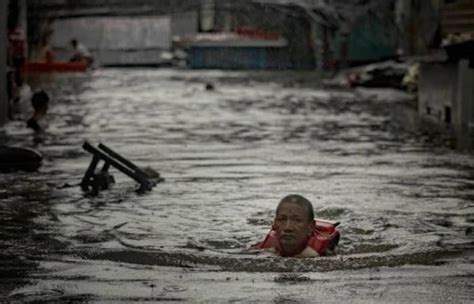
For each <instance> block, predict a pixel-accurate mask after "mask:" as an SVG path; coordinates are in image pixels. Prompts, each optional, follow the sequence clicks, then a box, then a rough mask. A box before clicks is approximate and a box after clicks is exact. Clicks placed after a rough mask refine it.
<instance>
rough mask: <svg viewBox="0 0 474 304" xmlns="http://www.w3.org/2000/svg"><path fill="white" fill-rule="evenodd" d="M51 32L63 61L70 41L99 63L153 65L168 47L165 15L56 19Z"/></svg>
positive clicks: (68, 49)
mask: <svg viewBox="0 0 474 304" xmlns="http://www.w3.org/2000/svg"><path fill="white" fill-rule="evenodd" d="M53 29H54V33H53V36H52V41H51V44H52V46H53V48H54V49H55V50H56V52H57V53H58V55H59V57H62V58H60V59H63V60H66V59H67V57H68V55H69V54H70V43H69V41H70V40H71V39H72V38H76V39H77V40H79V41H80V42H81V43H82V44H84V45H85V46H86V47H88V48H89V49H90V50H91V51H92V53H93V55H94V57H95V58H96V61H98V62H99V64H100V63H102V64H147V63H148V64H155V63H159V61H160V54H161V52H162V51H164V50H169V49H170V47H171V18H170V17H168V16H147V17H83V18H71V19H59V20H57V21H56V22H55V24H54V27H53Z"/></svg>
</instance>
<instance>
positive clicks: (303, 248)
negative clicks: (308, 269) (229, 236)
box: [254, 194, 339, 257]
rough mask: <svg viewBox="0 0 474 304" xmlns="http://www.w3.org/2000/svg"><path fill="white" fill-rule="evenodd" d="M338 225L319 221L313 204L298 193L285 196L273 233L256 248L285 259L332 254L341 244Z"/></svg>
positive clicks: (277, 214)
mask: <svg viewBox="0 0 474 304" xmlns="http://www.w3.org/2000/svg"><path fill="white" fill-rule="evenodd" d="M337 225H338V223H335V222H330V221H321V220H318V222H316V221H315V219H314V211H313V205H312V204H311V202H310V201H309V200H308V199H306V198H305V197H303V196H301V195H297V194H292V195H288V196H285V197H284V198H283V199H282V200H281V201H280V203H279V204H278V206H277V209H276V215H275V219H274V220H273V226H272V231H270V233H269V234H268V235H267V237H266V238H265V239H264V240H263V241H262V242H260V243H258V244H257V245H256V246H254V248H256V249H269V250H272V251H275V252H276V253H277V254H278V255H280V256H282V257H317V256H322V255H327V254H332V253H333V251H334V248H335V247H336V245H337V243H338V241H339V232H338V231H337V230H336V229H335V227H336V226H337Z"/></svg>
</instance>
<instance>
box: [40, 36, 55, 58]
mask: <svg viewBox="0 0 474 304" xmlns="http://www.w3.org/2000/svg"><path fill="white" fill-rule="evenodd" d="M54 57H55V56H54V52H53V50H52V49H51V47H50V46H49V43H48V41H47V40H43V41H42V42H41V47H40V50H39V52H38V59H37V60H38V61H39V62H46V63H50V62H53V61H54Z"/></svg>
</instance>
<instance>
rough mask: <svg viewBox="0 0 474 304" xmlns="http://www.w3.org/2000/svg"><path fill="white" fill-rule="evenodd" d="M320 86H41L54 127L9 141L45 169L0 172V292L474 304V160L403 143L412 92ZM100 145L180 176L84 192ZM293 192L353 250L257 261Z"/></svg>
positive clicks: (237, 80)
mask: <svg viewBox="0 0 474 304" xmlns="http://www.w3.org/2000/svg"><path fill="white" fill-rule="evenodd" d="M316 76H317V75H312V74H305V75H302V74H296V73H295V74H283V73H250V74H249V73H241V72H220V71H177V70H151V69H150V70H146V69H140V70H134V69H122V70H121V69H104V70H97V71H94V72H91V73H87V74H75V75H61V76H60V77H59V76H57V77H54V76H51V77H49V79H46V78H43V79H42V80H41V81H38V80H32V83H33V85H34V86H35V87H36V88H37V87H40V86H41V87H42V88H44V89H46V90H47V91H48V92H50V94H51V96H52V104H51V107H50V112H49V114H48V118H47V120H48V126H47V128H46V131H45V132H44V133H43V134H40V135H34V134H33V133H32V132H30V131H29V130H26V129H25V128H23V124H22V123H18V122H11V123H9V124H8V125H7V126H6V127H5V128H4V129H2V130H0V138H1V140H2V142H5V143H6V144H11V145H21V146H28V147H34V148H36V149H38V150H39V151H41V152H42V153H43V154H44V155H45V158H46V159H45V163H44V164H43V166H42V167H41V169H40V170H39V172H36V173H23V172H18V173H12V174H0V219H1V221H0V241H1V252H0V259H1V261H2V264H1V266H0V269H1V273H2V274H1V277H0V279H1V281H0V291H1V292H0V295H3V296H4V297H5V299H7V301H13V300H18V301H39V302H41V301H43V302H51V301H66V300H70V301H74V300H77V301H78V302H95V301H97V302H102V301H111V302H116V301H126V302H127V301H145V300H147V301H197V302H207V301H237V302H238V301H243V302H252V301H255V302H260V301H262V297H264V298H263V300H264V302H265V301H267V300H268V301H272V302H279V303H286V302H291V301H296V302H299V301H303V302H305V301H307V302H312V299H314V298H312V297H313V296H312V294H313V295H323V294H325V293H327V290H332V292H331V294H333V296H334V298H332V296H331V297H329V298H328V297H326V299H327V301H328V302H331V301H340V300H344V299H353V300H354V301H356V300H358V301H360V302H361V303H368V302H371V301H374V302H378V300H377V299H382V300H383V302H395V303H396V302H399V301H398V300H400V299H401V302H404V301H403V298H400V296H403V295H404V294H405V296H406V297H407V298H405V300H406V301H415V300H416V301H421V302H433V301H434V302H436V301H439V302H440V303H442V302H446V300H449V299H454V300H458V301H459V302H463V301H466V302H468V301H469V300H472V299H473V298H474V297H473V294H472V287H473V283H472V277H473V274H474V267H473V257H472V252H473V249H474V242H473V236H472V229H473V228H474V203H473V198H474V181H473V175H474V159H473V158H472V156H471V155H468V154H463V153H460V152H456V151H453V150H450V149H448V148H445V147H441V146H438V145H434V144H433V143H432V141H431V140H430V138H427V137H426V136H423V135H422V134H421V135H420V134H417V132H407V131H405V128H404V127H403V125H400V122H401V124H405V122H406V121H409V120H411V117H409V116H407V117H404V116H402V117H400V116H397V119H396V121H398V123H394V120H393V112H394V109H398V110H399V109H404V108H405V107H407V105H410V104H411V105H413V101H410V97H409V96H405V95H403V94H400V93H395V92H392V91H372V90H371V91H367V90H358V91H345V92H343V91H327V90H322V89H318V88H317V79H318V78H317V77H316ZM313 79H314V80H313ZM309 81H312V82H313V83H308V82H309ZM206 82H211V83H213V84H214V85H215V87H216V89H215V91H206V90H205V83H206ZM308 86H313V87H314V88H308ZM408 107H409V106H408ZM398 110H397V113H403V111H401V112H400V111H398ZM408 112H409V111H408ZM408 112H407V113H408ZM84 140H89V141H91V142H92V143H98V142H103V143H105V144H107V145H108V146H110V147H111V148H113V149H115V150H116V151H117V152H119V153H121V154H122V155H124V156H126V157H128V158H129V159H131V160H133V161H134V162H136V163H137V164H139V165H143V166H150V167H152V168H154V169H156V170H158V171H160V172H161V174H162V175H163V176H164V177H165V178H166V182H165V183H162V184H159V185H158V186H157V187H156V188H154V190H153V191H152V192H149V193H146V194H143V195H138V194H136V193H135V192H134V190H135V189H136V184H135V183H134V182H133V181H132V180H130V179H128V178H127V177H125V176H124V175H122V174H121V173H119V172H117V171H112V173H113V174H114V176H115V178H116V180H117V184H116V185H115V186H114V187H113V189H111V190H108V191H104V192H102V193H101V194H100V195H99V196H97V197H89V196H85V195H84V194H83V193H82V192H81V190H80V189H79V187H78V186H77V184H78V183H79V182H80V180H81V178H82V175H83V174H84V172H85V169H86V168H87V165H88V164H89V162H90V160H91V156H90V155H88V154H87V153H86V152H85V151H83V150H82V149H81V145H82V143H83V142H84ZM71 185H72V186H71ZM289 193H298V194H302V195H304V196H306V197H307V198H309V199H310V200H311V201H312V202H313V204H314V207H315V211H316V214H317V216H318V217H324V218H329V219H334V220H338V221H340V222H341V226H340V230H341V233H342V235H343V237H342V240H341V243H340V249H339V255H338V256H336V257H331V258H320V259H315V260H295V259H281V258H274V257H267V256H260V255H255V254H252V253H249V252H247V251H246V250H245V249H246V248H247V247H248V246H249V245H250V244H252V243H255V242H256V241H258V240H259V239H260V238H262V237H263V236H264V235H265V234H266V233H267V232H268V229H269V227H270V224H271V221H272V217H273V211H274V208H275V207H276V204H277V202H278V200H279V199H280V198H281V197H283V196H285V195H287V194H289ZM403 265H405V266H403ZM420 265H424V266H420ZM388 267H393V268H388ZM374 280H375V282H376V284H375V285H374ZM395 285H397V286H402V287H396V288H395V289H393V288H394V287H392V288H389V287H386V286H395ZM212 286H214V287H212ZM315 286H320V288H319V289H318V288H317V287H315ZM384 286H385V287H384ZM403 286H405V287H403ZM410 288H412V289H410ZM410 292H411V293H410ZM356 302H357V301H356Z"/></svg>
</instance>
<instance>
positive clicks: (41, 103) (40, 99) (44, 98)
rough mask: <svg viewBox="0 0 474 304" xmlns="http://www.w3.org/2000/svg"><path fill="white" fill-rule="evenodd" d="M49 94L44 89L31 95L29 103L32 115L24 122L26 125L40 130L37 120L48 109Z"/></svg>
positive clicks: (37, 130)
mask: <svg viewBox="0 0 474 304" xmlns="http://www.w3.org/2000/svg"><path fill="white" fill-rule="evenodd" d="M48 103H49V96H48V94H46V92H45V91H39V92H36V93H34V94H33V96H32V97H31V105H32V106H33V110H34V112H33V116H32V117H31V118H30V119H29V120H28V121H27V122H26V126H27V127H28V128H31V129H33V130H35V132H40V131H42V129H43V128H42V127H41V125H40V124H39V121H40V120H41V119H42V118H43V117H44V116H45V115H46V112H47V111H48Z"/></svg>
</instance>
